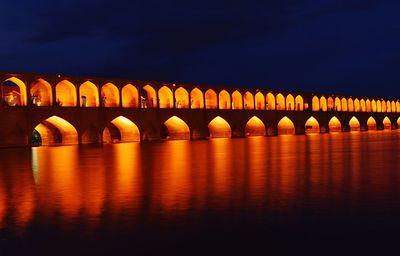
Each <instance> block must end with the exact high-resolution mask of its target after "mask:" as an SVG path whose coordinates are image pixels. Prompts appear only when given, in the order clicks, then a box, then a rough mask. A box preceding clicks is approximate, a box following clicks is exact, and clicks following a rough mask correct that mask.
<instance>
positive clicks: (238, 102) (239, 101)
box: [232, 91, 243, 109]
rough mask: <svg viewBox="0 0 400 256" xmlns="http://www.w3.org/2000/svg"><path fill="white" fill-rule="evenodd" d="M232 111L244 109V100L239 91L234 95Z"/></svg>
mask: <svg viewBox="0 0 400 256" xmlns="http://www.w3.org/2000/svg"><path fill="white" fill-rule="evenodd" d="M232 109H243V98H242V94H241V93H240V92H239V91H234V92H233V93H232Z"/></svg>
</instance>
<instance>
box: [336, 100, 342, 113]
mask: <svg viewBox="0 0 400 256" xmlns="http://www.w3.org/2000/svg"><path fill="white" fill-rule="evenodd" d="M335 111H342V101H341V100H340V99H339V98H338V97H336V98H335Z"/></svg>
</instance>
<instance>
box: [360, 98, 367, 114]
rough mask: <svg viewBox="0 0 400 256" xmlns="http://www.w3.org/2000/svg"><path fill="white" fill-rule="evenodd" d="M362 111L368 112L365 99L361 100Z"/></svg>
mask: <svg viewBox="0 0 400 256" xmlns="http://www.w3.org/2000/svg"><path fill="white" fill-rule="evenodd" d="M360 111H361V112H366V111H367V107H366V103H365V100H364V99H361V100H360Z"/></svg>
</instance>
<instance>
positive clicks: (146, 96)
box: [140, 84, 159, 108]
mask: <svg viewBox="0 0 400 256" xmlns="http://www.w3.org/2000/svg"><path fill="white" fill-rule="evenodd" d="M140 106H141V108H156V107H157V106H159V104H158V101H157V93H156V90H155V89H154V88H153V87H152V86H151V85H149V84H147V85H145V86H143V87H142V90H140Z"/></svg>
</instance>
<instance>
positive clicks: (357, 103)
mask: <svg viewBox="0 0 400 256" xmlns="http://www.w3.org/2000/svg"><path fill="white" fill-rule="evenodd" d="M354 111H355V112H360V101H359V100H358V99H355V100H354Z"/></svg>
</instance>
